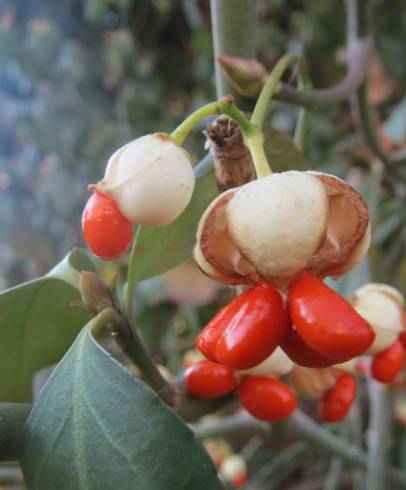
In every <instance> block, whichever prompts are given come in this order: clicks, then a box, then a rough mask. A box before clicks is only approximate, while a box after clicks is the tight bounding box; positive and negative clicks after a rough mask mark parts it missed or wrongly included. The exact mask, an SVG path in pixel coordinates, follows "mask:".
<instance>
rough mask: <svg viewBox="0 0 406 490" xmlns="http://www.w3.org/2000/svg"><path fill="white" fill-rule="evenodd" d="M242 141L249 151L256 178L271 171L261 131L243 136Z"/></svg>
mask: <svg viewBox="0 0 406 490" xmlns="http://www.w3.org/2000/svg"><path fill="white" fill-rule="evenodd" d="M244 143H245V145H246V146H247V147H248V149H249V150H250V152H251V156H252V161H253V163H254V166H255V171H256V173H257V178H258V179H260V178H262V177H266V176H267V175H270V174H271V173H272V170H271V167H270V165H269V163H268V159H267V158H266V155H265V150H264V135H263V134H262V132H261V131H257V132H256V133H254V134H252V135H250V136H249V137H247V138H244Z"/></svg>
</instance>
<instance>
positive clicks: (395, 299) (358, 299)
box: [350, 283, 404, 354]
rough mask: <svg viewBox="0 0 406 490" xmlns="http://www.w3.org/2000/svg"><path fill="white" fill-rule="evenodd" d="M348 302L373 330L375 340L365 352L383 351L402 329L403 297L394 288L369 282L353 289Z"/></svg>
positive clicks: (375, 352)
mask: <svg viewBox="0 0 406 490" xmlns="http://www.w3.org/2000/svg"><path fill="white" fill-rule="evenodd" d="M350 303H351V304H352V305H353V307H354V308H355V310H357V312H358V313H359V314H360V315H361V316H362V317H363V318H365V320H366V321H367V322H368V323H369V324H370V325H371V327H372V328H373V330H374V331H375V340H374V342H373V344H372V346H371V347H370V348H369V350H368V351H367V354H377V353H378V352H381V351H383V350H384V349H386V348H387V347H389V346H390V345H392V344H393V343H394V342H395V340H396V339H397V338H398V337H399V334H400V333H401V332H402V331H403V328H404V327H403V308H404V299H403V296H402V295H401V294H400V293H399V291H397V290H396V289H395V288H393V287H391V286H387V285H386V284H378V283H369V284H366V285H365V286H362V287H360V288H359V289H357V291H355V293H354V294H353V296H352V297H351V298H350Z"/></svg>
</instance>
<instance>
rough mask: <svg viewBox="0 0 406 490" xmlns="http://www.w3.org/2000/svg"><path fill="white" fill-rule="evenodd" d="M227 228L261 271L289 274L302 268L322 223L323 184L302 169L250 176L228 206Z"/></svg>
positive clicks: (314, 247)
mask: <svg viewBox="0 0 406 490" xmlns="http://www.w3.org/2000/svg"><path fill="white" fill-rule="evenodd" d="M227 215H228V224H229V230H230V234H231V235H232V237H233V238H234V240H235V243H236V245H237V247H238V248H239V249H240V250H241V252H242V254H243V255H244V256H245V257H247V258H248V259H249V260H250V262H251V263H252V264H253V265H255V267H256V269H257V270H258V272H259V273H260V274H261V275H262V276H263V277H274V278H279V277H283V278H289V277H291V276H292V275H296V274H297V273H298V271H302V270H304V269H305V268H306V266H307V264H308V263H309V261H310V260H311V258H312V256H313V255H314V253H315V252H316V250H317V249H318V247H319V246H320V243H321V240H322V238H323V235H324V230H325V228H326V221H327V216H328V201H327V197H326V193H325V191H324V188H323V184H322V183H321V182H320V181H319V179H317V178H316V177H314V176H312V175H309V174H306V173H304V172H297V171H290V172H284V173H280V174H272V175H270V176H268V177H265V178H263V179H260V180H256V181H253V182H250V183H248V184H246V185H244V186H243V187H241V188H240V189H238V191H237V192H236V193H235V194H234V196H233V197H232V198H231V199H230V202H229V204H228V206H227Z"/></svg>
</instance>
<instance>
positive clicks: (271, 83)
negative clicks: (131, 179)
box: [251, 53, 300, 128]
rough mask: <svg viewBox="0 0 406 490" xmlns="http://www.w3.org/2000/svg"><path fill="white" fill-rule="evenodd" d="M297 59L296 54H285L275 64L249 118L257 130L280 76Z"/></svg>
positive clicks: (262, 120)
mask: <svg viewBox="0 0 406 490" xmlns="http://www.w3.org/2000/svg"><path fill="white" fill-rule="evenodd" d="M299 59H300V58H299V56H298V55H297V54H295V53H288V54H285V56H283V57H282V58H281V59H280V60H279V61H278V62H277V63H276V65H275V67H274V68H273V70H272V72H271V74H270V75H269V77H268V79H267V81H266V82H265V85H264V87H263V89H262V91H261V93H260V95H259V97H258V100H257V103H256V105H255V108H254V112H253V113H252V117H251V123H252V124H254V125H256V126H257V127H259V128H260V127H261V126H262V124H263V122H264V119H265V115H266V111H267V109H268V105H269V101H270V100H271V98H272V95H273V94H274V92H275V89H276V87H277V86H278V83H279V81H280V79H281V78H282V75H283V74H284V73H285V71H286V70H287V68H288V67H289V65H291V64H292V63H293V62H295V61H298V60H299Z"/></svg>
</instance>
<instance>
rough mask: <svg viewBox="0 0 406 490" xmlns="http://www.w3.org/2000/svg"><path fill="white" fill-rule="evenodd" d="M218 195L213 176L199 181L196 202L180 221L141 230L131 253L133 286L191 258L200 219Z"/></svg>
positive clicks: (193, 201)
mask: <svg viewBox="0 0 406 490" xmlns="http://www.w3.org/2000/svg"><path fill="white" fill-rule="evenodd" d="M217 194H218V190H217V184H216V179H215V176H214V174H213V173H210V174H208V175H206V176H204V177H200V178H197V180H196V186H195V190H194V193H193V196H192V200H191V201H190V203H189V206H188V207H187V208H186V210H185V211H184V212H183V213H182V214H181V215H180V216H179V218H177V219H176V220H175V221H174V222H173V223H171V224H170V225H168V226H164V227H162V228H147V227H145V226H141V227H140V228H139V230H138V233H137V237H136V240H135V243H134V248H133V251H132V253H131V260H130V266H129V272H128V277H129V282H130V283H132V284H136V283H138V282H140V281H143V280H145V279H149V278H150V277H154V276H157V275H159V274H162V273H163V272H166V271H167V270H169V269H172V268H173V267H176V266H177V265H179V264H181V263H182V262H185V261H186V260H188V259H190V258H191V256H192V249H193V245H194V243H195V238H196V230H197V225H198V223H199V219H200V216H201V215H202V214H203V212H204V211H205V209H206V208H207V206H208V205H209V204H210V202H211V201H212V200H213V199H214V198H215V197H216V196H217Z"/></svg>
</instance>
